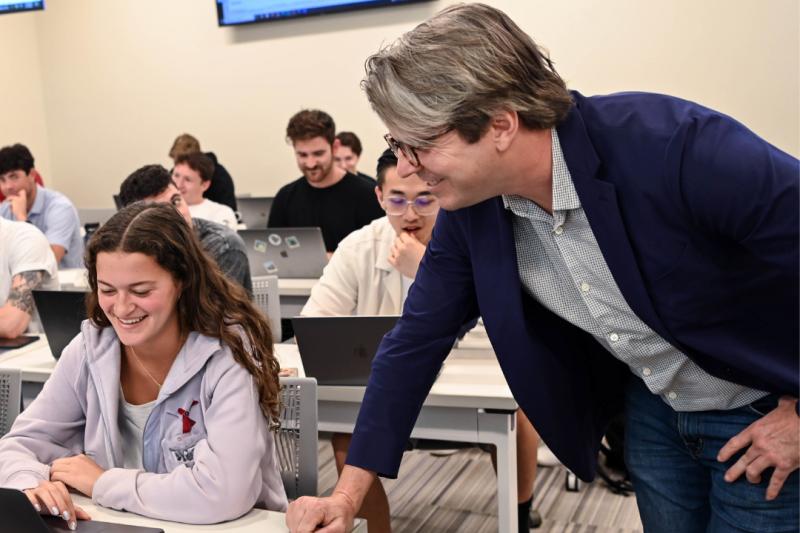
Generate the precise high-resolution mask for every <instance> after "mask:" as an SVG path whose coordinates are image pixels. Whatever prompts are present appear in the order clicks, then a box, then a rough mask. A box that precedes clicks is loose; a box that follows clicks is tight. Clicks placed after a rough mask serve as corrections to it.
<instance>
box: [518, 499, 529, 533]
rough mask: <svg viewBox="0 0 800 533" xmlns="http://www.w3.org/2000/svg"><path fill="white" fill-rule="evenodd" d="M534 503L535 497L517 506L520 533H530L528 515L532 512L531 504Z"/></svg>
mask: <svg viewBox="0 0 800 533" xmlns="http://www.w3.org/2000/svg"><path fill="white" fill-rule="evenodd" d="M532 503H533V496H531V499H530V500H528V501H525V502H522V503H518V504H517V519H518V521H519V530H518V531H519V533H528V531H530V528H529V527H528V514H530V512H531V504H532Z"/></svg>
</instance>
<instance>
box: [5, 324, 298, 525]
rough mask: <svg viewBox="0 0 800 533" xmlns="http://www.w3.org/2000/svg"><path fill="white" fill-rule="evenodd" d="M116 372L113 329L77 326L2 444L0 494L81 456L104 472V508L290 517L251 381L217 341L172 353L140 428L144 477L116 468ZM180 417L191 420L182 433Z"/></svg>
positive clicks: (119, 449) (119, 445)
mask: <svg viewBox="0 0 800 533" xmlns="http://www.w3.org/2000/svg"><path fill="white" fill-rule="evenodd" d="M119 373H120V343H119V340H118V339H117V336H116V333H115V332H114V329H113V328H111V327H107V328H103V329H98V328H97V327H95V326H94V325H92V324H91V323H90V322H89V321H88V320H87V321H84V322H83V325H82V327H81V333H80V334H78V336H76V337H75V338H74V339H73V340H72V342H70V344H69V345H68V346H67V347H66V348H65V349H64V352H63V354H62V356H61V358H60V359H59V361H58V364H57V365H56V368H55V370H54V371H53V375H52V376H51V377H50V379H49V380H48V381H47V382H46V383H45V385H44V388H43V390H42V392H41V393H40V394H39V396H38V397H37V398H36V399H35V400H34V402H33V403H32V404H31V405H30V406H29V407H28V408H27V409H26V410H25V411H24V412H23V413H22V414H21V415H20V416H19V417H18V418H17V420H16V421H15V422H14V426H13V427H12V428H11V431H10V432H9V433H8V434H7V435H6V436H4V437H3V438H2V439H0V487H8V488H16V489H19V490H24V489H29V488H33V487H36V486H37V485H38V484H39V482H40V481H41V480H44V479H49V473H50V467H49V464H50V463H51V462H52V461H53V460H54V459H58V458H60V457H69V456H72V455H76V454H79V453H85V454H86V455H87V456H89V457H91V458H92V459H93V460H94V461H95V462H97V464H99V465H100V466H101V467H102V468H104V469H106V472H105V473H104V474H103V475H101V476H100V478H99V479H98V480H97V482H96V483H95V486H94V491H93V494H92V500H93V501H94V502H95V503H97V504H99V505H103V506H105V507H110V508H113V509H121V510H126V511H131V512H134V513H138V514H141V515H144V516H149V517H152V518H157V519H162V520H173V521H176V522H186V523H191V524H207V523H216V522H222V521H225V520H232V519H234V518H237V517H239V516H241V515H243V514H245V513H247V512H248V511H249V510H250V509H251V508H253V507H254V506H258V507H263V508H266V509H271V510H274V511H285V510H286V507H287V501H286V493H285V491H284V488H283V482H282V481H281V475H280V472H279V471H278V463H277V458H276V454H275V443H274V440H273V435H272V433H270V432H269V430H268V428H267V422H266V419H265V418H264V416H263V414H262V412H261V410H260V408H259V404H258V391H257V389H256V387H255V384H254V383H253V378H252V376H251V375H250V374H249V373H248V372H247V371H246V370H245V369H244V368H243V367H242V366H241V365H239V364H238V363H236V361H235V360H234V359H233V355H232V354H231V351H230V349H228V348H227V347H223V346H222V345H221V343H220V341H219V340H218V339H214V338H211V337H206V336H204V335H201V334H199V333H196V332H192V333H191V334H190V335H189V336H188V338H187V339H186V342H185V344H184V345H183V347H182V348H181V350H180V352H179V353H178V356H177V357H176V359H175V362H174V363H173V364H172V368H171V369H170V371H169V374H168V375H167V378H166V380H165V381H164V385H163V387H162V388H161V391H160V392H159V395H158V398H157V399H156V405H155V407H154V408H153V411H152V413H151V414H150V417H149V418H148V420H147V424H146V425H145V430H144V446H143V449H144V457H143V464H144V468H145V471H139V470H131V469H123V468H120V466H121V465H122V461H123V444H124V443H123V442H122V440H121V436H120V431H119V424H118V410H119V399H120V398H119V396H120V377H119ZM194 402H197V403H195V404H193V403H194ZM178 409H183V410H189V415H188V416H189V418H190V419H191V420H193V421H194V422H195V423H194V424H193V425H192V426H191V430H190V431H188V432H184V429H185V427H186V424H185V422H184V417H183V416H182V415H180V414H179V412H178Z"/></svg>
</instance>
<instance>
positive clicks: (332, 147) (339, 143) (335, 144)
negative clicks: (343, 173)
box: [331, 139, 342, 154]
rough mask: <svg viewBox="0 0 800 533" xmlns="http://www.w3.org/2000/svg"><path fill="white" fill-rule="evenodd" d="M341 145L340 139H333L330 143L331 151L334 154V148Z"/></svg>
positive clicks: (336, 148)
mask: <svg viewBox="0 0 800 533" xmlns="http://www.w3.org/2000/svg"><path fill="white" fill-rule="evenodd" d="M341 146H342V141H340V140H339V139H334V140H333V144H332V145H331V149H332V150H333V153H334V154H335V153H336V150H338V149H339V148H340V147H341Z"/></svg>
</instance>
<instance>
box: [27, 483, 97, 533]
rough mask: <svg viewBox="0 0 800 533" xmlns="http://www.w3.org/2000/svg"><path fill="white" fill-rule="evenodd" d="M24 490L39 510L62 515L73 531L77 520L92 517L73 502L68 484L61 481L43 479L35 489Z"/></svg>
mask: <svg viewBox="0 0 800 533" xmlns="http://www.w3.org/2000/svg"><path fill="white" fill-rule="evenodd" d="M24 492H25V495H26V496H27V497H28V499H29V500H30V502H31V505H33V507H34V508H35V509H36V511H37V512H39V513H41V514H51V515H53V516H60V517H61V518H63V519H64V520H66V521H67V526H68V527H69V528H70V529H71V530H73V531H74V530H75V527H76V525H77V524H76V520H91V519H92V518H91V517H90V516H89V515H88V514H87V513H86V511H84V510H83V509H81V508H80V507H77V506H76V505H75V504H74V503H73V502H72V497H71V496H70V495H69V491H68V490H67V486H66V485H64V484H63V483H62V482H60V481H41V482H40V483H39V486H38V487H36V488H35V489H28V490H26V491H24Z"/></svg>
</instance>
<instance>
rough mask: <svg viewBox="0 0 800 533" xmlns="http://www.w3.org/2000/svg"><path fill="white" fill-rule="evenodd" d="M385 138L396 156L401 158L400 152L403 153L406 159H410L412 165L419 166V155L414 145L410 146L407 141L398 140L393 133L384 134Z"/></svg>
mask: <svg viewBox="0 0 800 533" xmlns="http://www.w3.org/2000/svg"><path fill="white" fill-rule="evenodd" d="M383 139H384V140H385V141H386V144H388V145H389V149H390V150H391V151H392V153H393V154H394V156H395V157H397V158H399V157H400V154H401V153H402V154H403V157H405V158H406V161H408V163H409V164H410V165H411V166H412V167H418V166H419V156H418V155H417V151H416V150H415V149H414V147H413V146H409V145H407V144H406V143H403V142H400V141H398V140H397V139H395V138H394V137H392V134H391V133H387V134H386V135H384V136H383Z"/></svg>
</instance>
